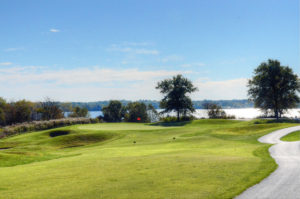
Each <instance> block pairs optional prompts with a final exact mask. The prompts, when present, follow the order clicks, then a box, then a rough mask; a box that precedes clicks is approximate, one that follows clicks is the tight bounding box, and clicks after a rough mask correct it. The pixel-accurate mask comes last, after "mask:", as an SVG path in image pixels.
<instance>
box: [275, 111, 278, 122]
mask: <svg viewBox="0 0 300 199" xmlns="http://www.w3.org/2000/svg"><path fill="white" fill-rule="evenodd" d="M275 117H276V120H278V119H279V116H278V110H277V109H275Z"/></svg>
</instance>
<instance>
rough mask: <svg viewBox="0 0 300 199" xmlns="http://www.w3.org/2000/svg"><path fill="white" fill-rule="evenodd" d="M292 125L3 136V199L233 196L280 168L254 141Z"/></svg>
mask: <svg viewBox="0 0 300 199" xmlns="http://www.w3.org/2000/svg"><path fill="white" fill-rule="evenodd" d="M289 126H293V124H254V122H241V121H230V120H199V121H194V122H190V123H184V124H180V125H170V124H163V123H161V124H156V125H147V124H128V123H113V124H91V125H75V126H70V127H64V128H60V129H53V130H51V131H40V132H34V133H30V134H24V135H19V136H15V137H11V138H5V139H3V140H0V148H6V149H2V150H1V149H0V167H1V168H0V179H1V184H0V198H1V197H3V198H49V199H52V198H72V199H73V198H74V199H76V198H78V199H79V198H118V199H123V198H130V199H135V198H136V199H140V198H143V199H144V198H146V199H147V198H149V199H150V198H151V199H152V198H164V199H165V198H170V199H174V198H180V199H181V198H189V199H192V198H232V197H234V196H235V195H237V194H239V193H241V192H242V191H243V190H245V189H246V188H247V187H249V186H251V185H253V184H255V183H257V182H259V181H260V180H261V179H263V178H264V177H266V176H267V175H268V174H269V173H270V172H272V171H273V170H274V169H275V168H276V164H275V162H274V160H273V159H271V158H270V156H269V153H268V147H269V145H265V144H262V143H259V142H258V141H257V138H258V137H260V136H262V135H264V134H266V133H269V132H271V131H274V130H277V129H279V128H284V127H289ZM55 131H56V132H57V131H64V132H68V133H67V134H65V135H60V136H56V137H51V136H49V135H50V133H51V132H55ZM46 160H47V161H46Z"/></svg>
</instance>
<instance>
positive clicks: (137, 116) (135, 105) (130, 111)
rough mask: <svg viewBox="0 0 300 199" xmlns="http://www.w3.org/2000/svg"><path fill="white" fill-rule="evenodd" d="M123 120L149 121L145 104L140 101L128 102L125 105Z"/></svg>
mask: <svg viewBox="0 0 300 199" xmlns="http://www.w3.org/2000/svg"><path fill="white" fill-rule="evenodd" d="M126 111H127V112H126V114H125V121H127V122H149V117H148V113H147V106H146V104H144V103H141V102H130V103H129V104H127V106H126Z"/></svg>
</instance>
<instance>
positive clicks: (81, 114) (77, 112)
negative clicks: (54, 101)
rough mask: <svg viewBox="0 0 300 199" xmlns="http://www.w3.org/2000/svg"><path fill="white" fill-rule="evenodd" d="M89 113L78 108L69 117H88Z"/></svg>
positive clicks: (84, 109)
mask: <svg viewBox="0 0 300 199" xmlns="http://www.w3.org/2000/svg"><path fill="white" fill-rule="evenodd" d="M88 114H89V111H88V110H87V108H80V107H78V106H76V107H75V108H73V111H72V113H70V115H69V117H88Z"/></svg>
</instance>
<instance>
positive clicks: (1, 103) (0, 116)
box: [0, 97, 6, 126]
mask: <svg viewBox="0 0 300 199" xmlns="http://www.w3.org/2000/svg"><path fill="white" fill-rule="evenodd" d="M5 109H6V101H5V99H3V98H1V97H0V126H4V125H5V124H6V118H5Z"/></svg>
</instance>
